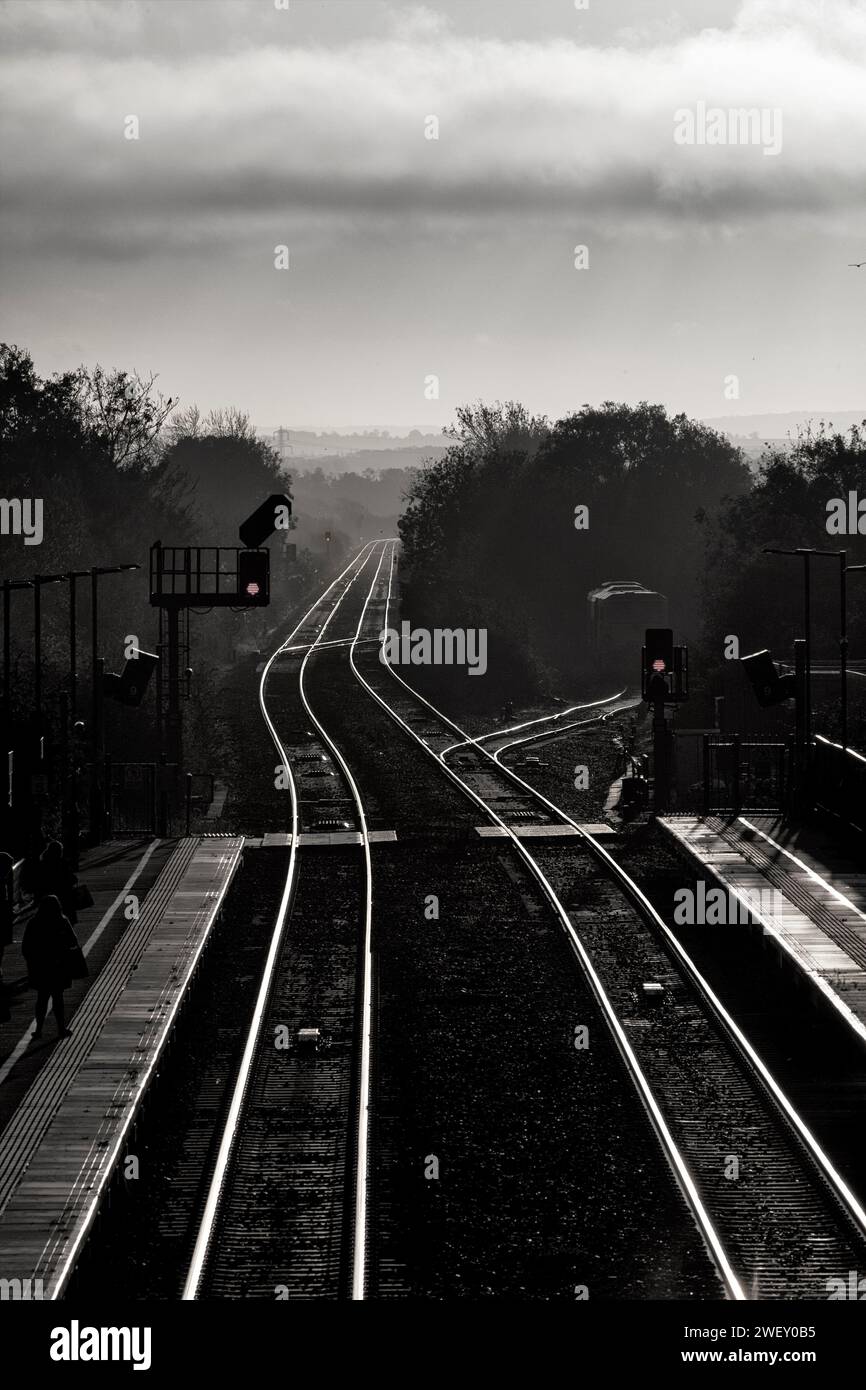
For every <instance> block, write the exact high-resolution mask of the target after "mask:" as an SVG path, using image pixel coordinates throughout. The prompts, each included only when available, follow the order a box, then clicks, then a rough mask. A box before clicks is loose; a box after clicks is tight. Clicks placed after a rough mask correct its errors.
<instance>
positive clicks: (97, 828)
mask: <svg viewBox="0 0 866 1390" xmlns="http://www.w3.org/2000/svg"><path fill="white" fill-rule="evenodd" d="M139 568H140V566H139V565H93V566H91V569H90V570H89V574H90V667H91V679H92V685H93V689H92V692H91V697H92V703H91V745H90V751H91V782H90V828H91V832H92V834H93V835H94V837H95V841H96V843H98V842H99V840H100V839H101V838H102V824H103V799H102V796H101V795H100V762H101V758H102V741H103V733H102V671H101V669H100V668H101V665H102V662H101V661H100V657H99V578H100V576H101V575H103V574H127V573H129V572H131V571H132V570H137V569H139Z"/></svg>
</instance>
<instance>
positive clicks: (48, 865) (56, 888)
mask: <svg viewBox="0 0 866 1390" xmlns="http://www.w3.org/2000/svg"><path fill="white" fill-rule="evenodd" d="M77 882H78V880H77V879H76V877H75V874H74V872H73V870H72V869H71V868H70V865H69V863H68V861H67V860H66V859H65V858H64V855H63V846H62V844H61V843H60V841H59V840H51V841H50V842H49V844H47V845H46V846H45V848H44V850H43V851H42V853H41V854H40V856H39V867H38V870H37V874H36V893H35V897H36V901H37V903H38V902H39V900H40V899H41V898H44V897H47V896H48V895H49V894H51V895H53V896H54V897H55V898H58V899H59V900H60V906H61V907H62V909H63V911H64V913H65V915H66V916H67V917H68V918H69V921H70V922H71V924H72V926H73V927H74V926H75V923H76V922H77V921H78V913H77V911H76V908H75V888H76V885H77Z"/></svg>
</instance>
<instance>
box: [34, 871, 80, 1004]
mask: <svg viewBox="0 0 866 1390" xmlns="http://www.w3.org/2000/svg"><path fill="white" fill-rule="evenodd" d="M77 946H78V938H77V936H76V935H75V932H74V931H73V930H72V924H71V923H70V921H69V919H68V918H67V917H65V916H64V915H63V909H62V907H61V905H60V902H59V901H58V899H57V898H56V897H54V896H53V894H49V895H48V896H47V897H45V898H43V899H42V901H41V902H40V904H39V906H38V908H37V909H36V911H35V913H34V914H33V916H32V917H31V919H30V921H29V922H28V923H27V927H26V929H25V932H24V939H23V941H22V942H21V953H22V955H23V956H24V959H25V960H26V962H27V978H28V982H29V984H30V987H31V989H38V990H47V991H48V992H49V993H51V994H56V993H59V992H62V991H63V990H64V989H69V987H70V985H71V984H72V976H71V974H70V969H71V965H72V952H73V951H74V950H75V948H76V947H77Z"/></svg>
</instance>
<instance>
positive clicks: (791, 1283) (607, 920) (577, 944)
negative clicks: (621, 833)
mask: <svg viewBox="0 0 866 1390" xmlns="http://www.w3.org/2000/svg"><path fill="white" fill-rule="evenodd" d="M383 558H384V552H383ZM388 559H389V563H388V565H387V566H386V567H383V566H382V565H381V564H380V566H379V570H378V571H377V577H376V579H375V580H374V583H373V585H372V586H371V591H370V596H369V603H368V605H367V608H366V611H365V614H364V618H363V621H362V622H361V623H360V624H359V627H358V637H359V639H368V640H369V639H372V638H373V637H375V636H376V635H377V634H378V633H379V632H381V631H382V630H383V629H384V628H386V627H388V626H389V621H388V619H389V611H390V602H391V592H392V578H393V559H394V556H393V547H392V550H391V554H390V556H389V557H388ZM350 662H351V665H352V668H353V670H354V672H355V674H356V676H357V678H358V680H359V681H360V682H361V684H362V685H363V686H364V687H365V688H366V689H367V691H368V693H369V694H370V695H371V696H372V697H373V698H374V699H375V700H376V702H377V703H378V704H379V706H380V707H381V708H382V710H383V711H385V712H386V713H387V714H388V716H389V717H390V718H391V719H392V720H394V721H395V722H396V723H397V724H398V725H399V726H400V728H401V729H402V731H403V733H404V735H405V736H406V737H407V738H409V739H411V740H413V741H414V742H415V743H416V744H418V745H419V746H421V747H423V748H424V750H425V752H426V753H427V754H428V755H429V756H430V757H431V758H433V759H435V760H436V762H437V763H438V765H439V766H440V769H441V771H442V772H443V773H444V774H445V775H447V776H448V777H449V778H450V779H451V780H452V781H453V782H454V783H455V784H456V785H458V786H459V787H460V788H461V789H462V791H463V793H464V794H465V795H466V796H468V797H469V798H471V800H472V801H473V802H474V803H475V804H476V805H477V807H478V808H479V810H481V811H482V812H483V813H484V814H485V816H486V817H488V818H489V819H490V820H491V821H492V822H493V825H494V827H495V828H496V831H497V832H498V833H499V834H500V835H501V836H502V837H503V839H507V840H508V841H510V844H511V848H512V849H513V850H514V851H515V852H516V854H517V855H518V856H519V857H520V860H521V862H522V864H523V866H525V868H526V869H527V870H528V871H529V873H530V874H531V875H532V878H533V880H534V882H535V883H536V884H537V886H538V887H539V888H540V889H541V890H542V892H543V894H544V897H545V900H546V902H547V904H548V906H549V908H550V909H551V910H552V911H553V912H554V913H555V915H556V917H557V920H558V922H559V923H560V925H561V927H562V929H563V931H564V932H565V934H566V936H567V939H568V941H569V944H570V945H571V947H572V949H573V951H574V954H575V955H576V957H577V959H578V961H579V963H580V965H581V968H582V970H583V972H584V974H585V975H586V977H587V978H588V979H589V981H590V982H591V984H592V987H593V991H594V994H595V996H596V999H597V1000H598V1002H599V1004H600V1005H601V1007H602V1010H603V1012H604V1015H605V1018H606V1020H607V1023H608V1026H609V1028H610V1030H611V1032H612V1034H613V1036H614V1037H615V1039H616V1041H617V1045H618V1047H619V1050H620V1053H621V1056H622V1058H623V1060H624V1062H625V1064H626V1066H627V1068H628V1070H629V1074H630V1076H631V1077H632V1079H633V1081H634V1083H635V1085H636V1087H637V1088H638V1090H639V1092H640V1094H641V1097H642V1099H643V1101H644V1104H645V1105H646V1108H647V1111H648V1113H649V1114H650V1116H651V1117H652V1121H653V1124H654V1126H655V1129H656V1133H657V1135H658V1137H659V1140H660V1142H661V1144H662V1147H663V1149H664V1151H665V1153H666V1155H667V1158H668V1160H669V1162H670V1163H671V1165H672V1167H673V1169H674V1171H675V1172H676V1174H677V1178H678V1180H679V1182H680V1185H681V1187H682V1190H683V1192H684V1194H685V1196H686V1198H687V1200H688V1202H689V1205H690V1206H691V1209H692V1211H693V1213H694V1215H695V1219H696V1221H697V1223H698V1226H699V1228H700V1230H701V1232H702V1234H703V1236H704V1239H705V1240H706V1242H707V1245H708V1247H709V1248H710V1249H711V1250H712V1253H713V1257H714V1259H715V1262H716V1264H717V1267H718V1269H719V1271H720V1273H721V1275H722V1278H723V1280H724V1283H725V1286H726V1289H727V1292H728V1294H729V1296H731V1297H733V1298H744V1297H763V1298H820V1297H826V1289H827V1287H828V1281H829V1280H830V1279H832V1278H838V1277H840V1276H842V1277H843V1278H844V1277H845V1276H846V1274H847V1271H848V1270H849V1269H852V1268H854V1269H856V1268H858V1267H859V1263H858V1262H862V1260H863V1258H864V1237H866V1214H864V1211H863V1209H862V1207H861V1206H860V1204H859V1202H858V1200H857V1198H856V1197H855V1195H854V1194H853V1193H852V1191H851V1190H850V1188H849V1187H848V1186H847V1185H846V1183H845V1182H844V1181H843V1179H842V1178H841V1176H840V1175H839V1173H838V1172H837V1171H836V1169H835V1168H834V1166H833V1164H832V1162H831V1161H830V1159H829V1157H828V1156H827V1154H826V1153H825V1152H824V1150H823V1149H822V1148H821V1147H820V1145H819V1144H818V1143H817V1141H816V1140H815V1139H814V1137H813V1136H812V1134H811V1133H810V1131H809V1129H808V1127H807V1126H806V1125H805V1123H804V1121H803V1120H802V1118H801V1116H800V1115H799V1114H798V1112H797V1111H796V1109H795V1108H794V1106H793V1105H792V1104H791V1103H790V1101H789V1100H788V1098H787V1097H786V1096H785V1095H784V1093H783V1092H782V1090H781V1088H780V1087H779V1086H778V1085H777V1083H776V1082H775V1080H774V1078H773V1077H772V1076H771V1075H770V1073H769V1071H768V1069H767V1068H766V1067H765V1065H764V1064H763V1062H762V1061H761V1059H760V1057H758V1055H757V1054H756V1052H755V1050H754V1049H753V1048H752V1046H751V1045H750V1043H749V1041H748V1039H747V1038H746V1037H745V1035H744V1033H743V1032H742V1030H741V1029H740V1028H739V1026H738V1025H737V1023H736V1022H735V1020H734V1019H733V1018H732V1017H731V1016H730V1014H729V1013H728V1011H727V1010H726V1009H725V1007H724V1005H723V1004H722V1002H721V1000H720V999H718V998H717V996H716V995H715V994H714V992H713V991H712V990H711V988H710V986H709V985H708V984H707V982H706V980H705V979H704V978H703V977H702V976H701V974H700V972H699V971H698V970H697V967H696V966H695V965H694V963H693V962H692V961H691V959H690V958H689V956H688V955H687V953H686V952H685V950H684V949H683V947H682V946H681V945H680V943H679V942H678V941H677V939H676V938H675V936H674V935H673V933H672V932H671V931H670V929H669V928H668V927H667V926H666V924H665V923H664V921H663V920H662V918H661V917H660V916H659V915H658V913H656V911H655V910H654V908H653V907H652V905H651V904H650V902H649V901H648V899H647V898H646V897H645V896H644V894H643V893H642V892H641V889H640V888H639V886H638V885H637V883H635V881H634V880H633V879H632V878H631V877H630V876H629V875H628V874H627V873H626V872H625V870H624V869H623V868H622V867H621V866H620V865H619V864H618V863H617V861H616V859H615V857H614V856H613V855H611V854H610V853H609V851H608V850H607V849H606V848H605V846H604V845H602V844H601V843H600V842H599V841H598V840H597V839H596V838H595V837H594V836H592V835H590V834H588V833H586V832H585V831H584V830H582V829H581V828H580V827H579V826H578V825H577V823H576V822H574V821H573V820H572V819H571V818H570V817H568V816H567V815H566V814H565V813H564V812H562V811H561V810H560V809H559V808H558V807H556V806H555V805H554V804H553V803H552V802H551V801H549V800H548V799H547V798H545V797H543V796H542V795H541V794H540V793H538V792H537V791H535V790H534V789H533V788H532V787H531V786H530V785H529V784H528V783H527V782H525V781H524V780H523V779H522V778H520V777H519V776H518V775H517V774H516V773H515V772H514V771H513V770H511V769H509V768H507V767H506V766H505V765H504V763H503V762H502V761H501V758H502V754H503V753H504V752H505V751H506V749H507V748H508V749H512V748H514V747H515V746H518V745H519V744H520V743H521V742H523V741H524V740H522V739H519V738H518V739H516V740H512V741H511V742H510V743H507V742H506V743H505V744H501V745H500V746H499V747H497V748H496V749H495V751H494V752H489V751H488V750H487V749H486V748H485V747H484V740H481V739H478V738H475V739H472V738H468V737H467V736H466V735H465V733H464V731H463V730H461V729H459V728H458V726H457V725H455V724H454V723H453V722H452V721H451V720H449V719H447V718H446V717H445V716H444V715H442V714H441V713H440V712H439V711H438V710H436V709H435V708H434V707H433V706H432V705H431V704H430V703H429V702H428V701H426V700H425V699H424V698H423V697H421V696H420V695H418V694H417V692H415V691H413V690H412V688H411V687H410V686H409V685H408V683H407V682H406V681H405V680H404V679H403V678H402V676H400V675H399V674H398V673H397V672H396V671H394V670H393V668H392V667H390V666H389V667H388V669H387V672H386V671H385V670H383V665H382V663H381V662H380V661H379V659H378V654H371V653H370V651H369V648H366V649H359V648H356V647H355V646H353V647H351V648H350ZM389 677H390V679H389ZM455 735H456V737H455ZM535 736H536V735H535V732H534V731H533V732H530V733H528V734H527V735H526V739H525V741H529V740H530V739H532V738H533V737H535ZM466 750H469V751H466ZM530 818H531V825H532V827H533V828H538V830H537V831H536V830H535V829H533V830H531V831H529V830H528V829H527V827H528V826H529V824H530ZM559 831H561V832H562V835H563V838H564V839H567V841H568V851H567V855H566V853H564V850H563V846H562V845H557V844H555V843H554V842H553V840H552V838H551V837H553V836H554V835H555V834H556V833H557V832H559ZM536 834H538V836H539V837H540V838H538V839H537V841H536V842H534V843H533V840H535V837H536ZM527 835H530V836H532V838H531V839H527V838H526V836H527ZM529 844H532V849H531V850H530V848H529V847H528V846H529ZM624 941H625V942H626V943H627V947H626V949H624V946H623V943H624ZM629 960H631V966H630V967H629V964H628V962H629ZM635 962H637V971H636V970H635ZM647 972H648V973H649V975H650V978H651V980H652V982H653V983H657V984H661V985H662V991H663V995H664V1005H663V1007H662V1008H657V1007H655V1006H650V1007H647V1005H646V1004H645V1003H644V1001H643V1000H642V999H641V996H640V993H639V992H638V990H637V989H636V985H637V986H640V985H641V984H642V983H644V982H645V981H643V980H641V978H640V976H641V975H642V974H645V973H647Z"/></svg>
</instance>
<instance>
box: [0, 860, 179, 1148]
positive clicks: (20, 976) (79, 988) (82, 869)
mask: <svg viewBox="0 0 866 1390" xmlns="http://www.w3.org/2000/svg"><path fill="white" fill-rule="evenodd" d="M175 843H176V842H175V841H173V840H158V839H154V838H153V836H150V835H147V836H141V837H136V838H134V839H124V840H109V841H106V842H105V843H104V844H101V845H97V846H96V847H94V848H93V849H89V850H85V851H84V852H83V853H82V855H81V860H80V864H79V868H78V871H77V872H78V878H79V882H81V883H83V884H86V886H87V887H88V888H89V889H90V893H91V895H92V897H93V906H92V907H89V908H87V909H85V910H83V911H79V913H78V922H77V924H76V927H75V931H76V934H77V936H78V940H79V942H80V944H81V947H82V949H83V951H84V954H85V956H86V958H87V964H88V967H89V971H90V974H89V975H88V977H87V978H86V979H84V980H75V981H73V984H72V988H71V989H70V990H67V992H66V1016H67V1020H68V1021H69V1023H70V1024H71V1023H72V1018H73V1016H74V1014H75V1011H76V1009H77V1008H78V1007H79V1005H80V1004H81V1002H82V1000H83V999H84V998H85V996H86V994H87V992H88V990H89V989H91V988H92V986H93V983H94V981H95V980H96V978H97V976H98V975H99V972H100V970H101V969H102V967H103V965H104V964H105V962H106V961H107V960H108V958H109V957H110V955H111V952H112V951H113V949H114V947H115V946H116V944H117V942H118V940H119V939H120V937H121V936H122V935H123V933H124V931H125V930H126V928H127V927H128V926H129V920H130V914H131V913H132V912H133V911H134V910H135V907H136V905H137V904H140V903H141V902H143V901H144V898H145V897H146V896H147V894H148V893H149V891H150V889H151V888H152V887H153V885H154V883H155V882H156V880H157V878H158V877H159V875H160V873H161V872H162V870H163V868H164V867H165V865H166V863H167V862H168V860H169V858H170V857H171V855H172V853H173V851H174V847H175ZM32 911H33V906H32V903H31V901H30V899H29V896H24V897H23V898H20V899H19V903H18V911H17V912H16V916H15V929H14V939H13V942H12V944H11V945H10V946H7V947H6V950H5V952H4V954H3V979H4V982H5V985H6V1003H7V1005H8V1007H9V1011H10V1017H9V1019H8V1021H7V1022H5V1023H2V1024H0V1129H2V1127H3V1125H4V1124H5V1123H6V1121H7V1120H8V1118H9V1116H10V1115H11V1113H12V1111H13V1110H14V1109H15V1106H16V1105H17V1104H18V1102H19V1101H20V1099H21V1097H22V1096H23V1094H24V1092H25V1091H26V1090H27V1087H28V1086H29V1085H30V1083H31V1081H32V1080H33V1078H34V1076H35V1075H36V1073H37V1072H38V1071H39V1069H40V1067H41V1066H42V1064H43V1063H44V1062H45V1060H46V1059H47V1057H48V1056H50V1053H51V1050H52V1048H53V1047H54V1045H55V1043H54V1026H53V1021H52V1020H51V1018H50V1017H49V1020H48V1026H47V1028H46V1030H45V1036H44V1038H43V1040H42V1041H41V1042H40V1043H36V1042H34V1040H33V1028H34V1024H33V1003H34V999H35V995H34V993H33V991H32V990H31V989H29V988H28V985H27V966H26V964H25V961H24V958H23V956H22V954H21V942H22V939H23V936H24V931H25V928H26V926H27V923H28V921H29V920H30V917H31V915H32Z"/></svg>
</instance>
